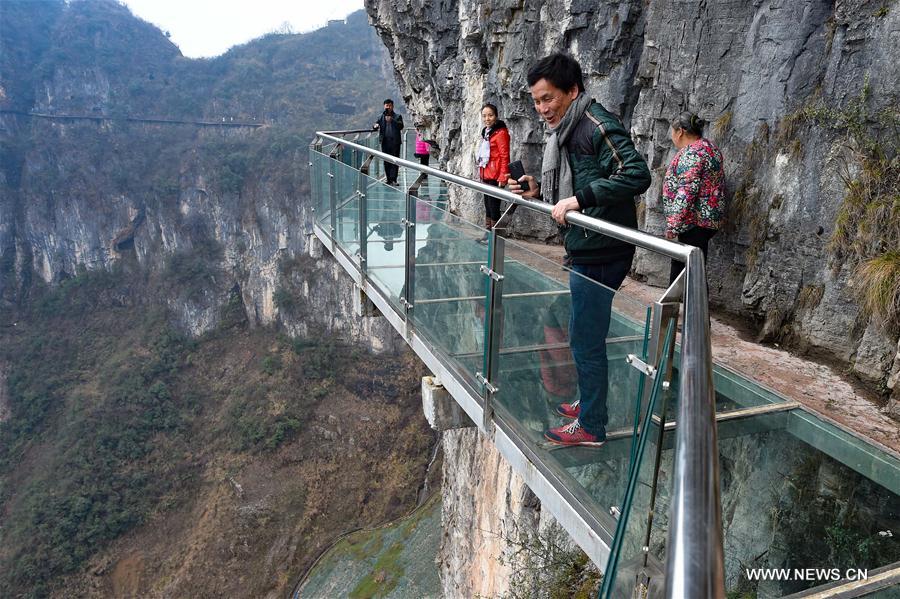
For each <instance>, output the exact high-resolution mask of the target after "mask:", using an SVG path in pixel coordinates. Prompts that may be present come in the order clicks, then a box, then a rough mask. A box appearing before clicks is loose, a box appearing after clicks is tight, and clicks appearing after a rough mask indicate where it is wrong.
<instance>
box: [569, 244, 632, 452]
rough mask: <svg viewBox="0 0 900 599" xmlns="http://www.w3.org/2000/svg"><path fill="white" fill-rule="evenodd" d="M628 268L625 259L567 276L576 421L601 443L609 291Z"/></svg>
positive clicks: (606, 379)
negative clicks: (575, 376) (577, 397)
mask: <svg viewBox="0 0 900 599" xmlns="http://www.w3.org/2000/svg"><path fill="white" fill-rule="evenodd" d="M630 268H631V258H630V257H629V258H626V259H624V260H617V261H615V262H609V263H606V264H575V265H573V266H572V270H573V271H574V272H572V273H569V290H570V291H571V292H572V317H571V319H570V320H569V346H570V347H571V349H572V357H573V358H575V368H576V370H577V372H578V391H579V394H580V397H581V403H580V404H579V406H580V408H581V412H580V415H579V417H578V421H579V422H580V423H581V426H582V427H584V430H586V431H587V432H589V433H591V434H592V435H596V436H597V437H599V438H601V439H605V438H606V424H607V422H608V421H609V415H608V414H607V410H606V394H607V387H608V385H609V365H608V361H607V359H606V334H607V333H608V332H609V321H610V315H611V312H612V301H613V295H614V292H613V290H615V289H618V288H619V286H620V285H621V284H622V281H624V280H625V275H627V274H628V270H629V269H630ZM575 273H578V274H575ZM578 275H582V276H578ZM585 277H587V278H585ZM587 279H592V280H593V281H596V282H597V283H600V284H602V285H605V286H606V287H609V289H607V288H606V287H601V286H600V285H597V284H596V283H594V282H592V281H589V280H587Z"/></svg>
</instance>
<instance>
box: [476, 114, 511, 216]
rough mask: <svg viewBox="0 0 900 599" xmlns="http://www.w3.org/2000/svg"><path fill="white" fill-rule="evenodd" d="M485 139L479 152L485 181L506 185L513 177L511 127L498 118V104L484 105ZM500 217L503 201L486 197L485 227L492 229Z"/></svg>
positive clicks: (480, 168)
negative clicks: (509, 128)
mask: <svg viewBox="0 0 900 599" xmlns="http://www.w3.org/2000/svg"><path fill="white" fill-rule="evenodd" d="M481 120H482V121H483V122H484V128H483V129H482V130H481V142H480V143H479V145H478V151H477V152H476V154H475V163H476V164H477V165H478V168H479V174H480V175H481V181H482V183H487V184H488V185H493V186H495V187H497V186H499V187H503V186H504V185H505V184H506V181H507V179H509V130H508V129H507V128H506V123H504V122H503V121H501V120H500V119H499V118H497V107H496V106H494V105H493V104H485V105H484V106H482V107H481ZM498 220H500V200H499V199H497V198H492V197H491V196H488V195H485V196H484V226H485V228H487V229H488V230H490V229H491V228H492V227H493V226H494V225H495V224H497V221H498Z"/></svg>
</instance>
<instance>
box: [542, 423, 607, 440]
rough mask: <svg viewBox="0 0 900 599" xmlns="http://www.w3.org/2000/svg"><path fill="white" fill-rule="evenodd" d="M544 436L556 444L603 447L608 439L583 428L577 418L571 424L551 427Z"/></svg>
mask: <svg viewBox="0 0 900 599" xmlns="http://www.w3.org/2000/svg"><path fill="white" fill-rule="evenodd" d="M544 438H545V439H547V440H548V441H550V442H551V443H554V444H556V445H585V446H587V447H602V446H603V444H604V443H606V439H601V438H600V437H598V436H596V435H592V434H590V433H589V432H587V431H586V430H584V429H583V428H581V423H580V422H578V421H577V420H574V421H572V422H571V423H570V424H564V425H562V426H558V427H556V428H551V429H550V430H548V431H547V432H545V433H544Z"/></svg>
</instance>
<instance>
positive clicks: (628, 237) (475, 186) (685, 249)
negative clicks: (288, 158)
mask: <svg viewBox="0 0 900 599" xmlns="http://www.w3.org/2000/svg"><path fill="white" fill-rule="evenodd" d="M316 135H318V136H319V137H322V138H324V139H327V140H330V141H334V142H337V143H340V144H343V145H344V146H346V147H348V148H354V149H356V150H362V151H364V152H366V153H368V154H371V155H373V156H377V157H378V158H381V159H382V160H384V161H385V162H390V163H392V164H396V165H397V166H402V167H406V168H409V169H412V170H416V171H419V172H421V173H427V174H428V175H431V176H434V177H437V178H438V179H443V180H444V181H448V182H450V183H455V184H457V185H460V186H462V187H465V188H467V189H471V190H473V191H477V192H479V193H484V194H487V195H489V196H493V197H495V198H499V199H501V200H505V201H507V202H512V203H514V204H519V205H520V206H526V207H528V208H531V209H532V210H535V211H537V212H542V213H544V214H548V215H549V214H550V213H552V212H553V206H551V205H550V204H547V203H546V202H536V201H533V200H529V199H526V198H523V197H522V196H518V195H516V194H514V193H512V192H509V191H504V190H502V189H499V188H497V187H493V186H491V185H486V184H484V183H481V182H480V181H473V180H472V179H466V178H465V177H460V176H459V175H454V174H453V173H448V172H446V171H442V170H438V169H436V168H432V167H430V166H422V165H421V164H419V163H417V162H412V161H410V160H404V159H403V158H398V157H397V156H393V155H391V154H387V153H385V152H381V151H379V150H373V149H372V148H367V147H365V146H361V145H359V144H356V143H353V142H350V141H346V140H344V139H341V138H339V137H335V136H334V135H331V134H329V133H325V132H317V133H316ZM566 220H567V221H569V222H570V223H572V224H574V225H579V226H581V227H584V228H585V229H589V230H591V231H596V232H597V233H602V234H603V235H609V236H610V237H614V238H616V239H619V240H620V241H626V242H628V243H631V244H634V245H636V246H639V247H642V248H646V249H648V250H652V251H654V252H657V253H660V254H664V255H666V256H668V257H669V258H675V259H677V260H681V261H682V262H686V261H687V258H688V256H689V255H690V252H691V250H693V249H695V248H693V247H692V246H689V245H684V244H683V243H678V242H675V241H669V240H668V239H660V238H659V237H656V236H655V235H650V234H649V233H644V232H642V231H638V230H637V229H631V228H629V227H623V226H621V225H616V224H613V223H610V222H607V221H605V220H600V219H599V218H593V217H590V216H586V215H584V214H581V213H579V212H575V211H571V212H569V213H567V214H566Z"/></svg>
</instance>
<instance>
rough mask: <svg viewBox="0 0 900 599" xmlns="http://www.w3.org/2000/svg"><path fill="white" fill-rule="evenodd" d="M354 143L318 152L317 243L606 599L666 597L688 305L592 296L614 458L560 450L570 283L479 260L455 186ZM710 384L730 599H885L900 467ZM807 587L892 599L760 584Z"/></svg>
mask: <svg viewBox="0 0 900 599" xmlns="http://www.w3.org/2000/svg"><path fill="white" fill-rule="evenodd" d="M354 135H355V136H356V138H355V139H353V140H351V139H350V138H349V136H345V137H347V139H346V141H345V140H344V139H342V138H340V137H335V136H332V135H324V134H320V136H319V137H318V138H317V140H316V141H315V142H314V144H313V145H312V146H311V149H310V179H311V181H312V193H313V203H314V206H315V208H316V226H315V234H316V235H317V236H318V237H319V238H320V239H321V240H322V241H323V243H324V244H325V245H326V247H328V248H329V249H330V250H331V251H332V253H334V255H335V257H336V258H338V260H339V261H340V262H341V264H343V265H344V267H345V268H346V269H347V270H348V273H349V274H350V275H351V276H353V277H354V280H355V281H356V282H357V283H358V284H359V285H360V286H361V287H362V288H364V290H366V292H367V293H368V295H369V297H370V299H371V300H372V301H373V302H374V303H375V305H376V306H377V307H378V308H379V309H380V310H381V311H382V313H383V314H384V315H385V316H386V317H387V318H388V320H389V321H391V322H392V324H393V325H394V326H395V327H396V328H397V329H398V331H399V332H400V333H401V334H403V335H404V336H405V338H406V339H407V340H408V341H409V342H410V344H411V345H412V346H413V347H414V349H416V350H417V352H419V353H420V355H423V359H425V357H424V355H425V354H427V355H428V357H429V358H431V359H432V360H433V361H434V360H436V361H437V362H436V363H438V364H439V366H440V368H442V369H443V372H442V373H441V375H442V379H447V377H450V378H451V379H452V381H450V382H452V385H449V384H448V385H447V386H448V389H449V390H450V391H451V393H452V394H453V395H454V398H455V399H457V401H459V402H460V404H461V405H463V407H464V408H465V409H467V411H468V412H469V414H470V416H472V417H473V420H474V421H475V422H476V424H477V425H478V426H480V427H481V428H482V430H484V431H485V432H486V433H487V434H489V435H493V436H494V437H495V439H496V443H497V444H498V447H500V448H501V450H502V449H503V448H505V447H508V446H509V447H513V449H514V450H515V451H514V453H515V455H514V456H512V457H510V456H508V458H509V459H510V460H511V462H512V463H513V464H514V466H515V465H516V463H517V462H516V460H517V459H520V460H521V459H524V461H525V462H527V467H525V470H527V472H520V473H521V474H523V475H524V476H526V480H528V477H529V476H531V477H532V478H531V479H532V480H538V479H539V482H540V485H543V486H541V488H542V489H544V496H543V497H541V498H542V500H544V501H545V502H546V504H547V505H548V507H549V508H550V509H551V511H553V509H554V508H555V509H556V510H557V512H554V513H555V515H557V517H558V518H559V519H560V521H561V523H562V524H563V525H564V526H566V528H567V529H568V530H569V532H570V534H572V536H573V538H575V539H576V541H577V542H579V544H581V545H582V547H583V548H584V549H585V550H586V551H587V553H588V555H589V557H591V559H592V560H594V561H595V563H597V565H598V566H599V567H600V568H601V570H604V571H605V572H606V575H605V577H604V582H603V588H602V589H601V595H602V596H605V597H606V596H608V597H630V596H632V593H633V592H634V590H635V588H636V587H638V588H643V589H644V590H645V591H647V592H649V593H650V594H649V596H650V597H658V596H663V588H664V586H665V578H666V565H667V560H668V558H669V557H671V556H670V555H669V554H668V552H667V544H668V542H669V538H668V532H669V517H670V504H671V502H672V497H673V481H674V480H675V479H676V478H677V476H678V475H679V474H678V467H677V464H676V461H677V460H676V457H675V454H676V452H675V445H676V443H675V436H676V432H677V431H678V429H679V427H680V426H681V424H680V423H679V422H677V419H678V417H679V416H678V414H679V411H678V408H679V404H680V397H679V389H680V385H679V378H680V376H681V374H682V373H681V366H682V364H681V361H682V355H681V349H682V348H681V336H680V334H678V331H677V330H678V322H677V321H678V317H677V314H678V303H677V298H676V301H675V302H673V301H670V300H671V297H669V298H668V299H667V298H666V297H663V298H661V301H660V302H658V303H656V304H652V305H648V304H646V303H643V302H640V301H638V300H637V299H635V298H631V297H628V296H627V295H625V294H624V293H622V292H618V293H614V292H613V291H612V290H609V289H606V288H603V287H602V286H599V285H596V284H595V283H593V282H590V281H588V284H592V285H596V287H597V294H598V295H599V296H601V297H605V298H606V301H609V302H611V304H612V307H613V318H612V322H611V326H610V330H609V333H608V335H607V339H606V343H607V355H608V359H609V382H610V384H609V390H610V392H609V414H610V422H609V425H608V439H609V440H608V442H607V443H606V445H605V446H603V447H602V448H599V449H593V448H559V447H556V446H552V445H549V444H548V443H546V442H545V441H544V439H543V431H544V430H546V429H547V428H548V427H550V426H557V425H558V424H560V423H562V422H564V420H562V418H561V417H559V416H558V415H557V414H556V413H555V406H556V405H557V404H559V403H560V402H563V401H572V400H574V399H575V398H576V397H577V384H576V382H577V376H576V374H575V370H574V362H573V359H572V355H571V351H570V349H569V346H568V321H569V316H570V314H571V310H572V307H571V298H570V294H569V276H570V273H569V271H568V270H567V269H565V268H564V267H562V266H561V265H560V264H559V263H556V262H553V261H551V260H548V259H547V258H545V257H543V256H541V255H539V254H537V253H535V252H534V251H533V250H532V249H531V248H530V247H528V246H527V245H525V244H523V243H519V242H516V241H512V240H509V239H502V238H499V237H496V236H491V237H490V239H489V240H488V243H487V244H483V243H481V242H480V241H481V240H482V238H483V236H484V230H483V229H481V228H480V227H477V226H475V225H473V224H471V223H468V222H466V221H465V220H463V219H461V218H459V217H458V216H456V215H454V214H451V213H450V212H449V210H448V199H449V193H448V183H447V182H446V181H444V180H442V179H441V178H439V177H438V176H435V174H433V173H432V174H429V176H427V177H425V176H423V175H422V173H421V172H419V170H418V169H417V168H415V165H411V164H409V163H407V164H401V169H400V186H398V187H391V186H387V185H386V184H385V183H384V177H383V175H381V173H382V172H383V168H382V165H381V162H382V159H381V158H379V157H373V156H372V155H371V154H368V153H367V151H366V149H367V148H372V147H374V142H373V141H372V140H373V138H374V135H371V134H365V133H361V132H356V133H355V134H354ZM348 142H349V143H348ZM454 184H455V183H454ZM669 291H670V292H672V291H673V290H669ZM676 291H677V290H676ZM667 293H668V292H667ZM676 295H677V293H676ZM686 328H687V327H686ZM684 334H687V333H684ZM426 362H427V360H426ZM429 365H430V366H431V364H429ZM711 376H712V381H713V384H714V387H715V419H716V422H717V429H718V447H717V448H718V464H719V470H718V472H716V473H714V475H715V479H716V482H717V488H718V490H719V497H718V500H719V501H720V502H721V506H722V524H721V526H722V531H723V536H724V582H725V588H726V590H727V591H728V592H729V593H733V594H734V595H733V596H737V597H744V596H748V597H782V596H788V595H791V594H792V593H801V594H802V593H804V592H807V591H808V590H809V589H812V588H816V592H819V593H824V594H820V595H815V596H817V597H818V596H822V597H827V596H841V597H852V596H891V595H888V594H884V593H891V592H893V590H892V589H891V585H890V582H891V581H892V580H894V581H896V582H900V459H898V457H897V456H896V455H895V454H893V453H891V452H889V451H887V450H884V449H882V448H879V447H876V446H873V445H872V444H870V443H868V442H866V441H865V440H864V439H861V438H859V437H857V436H855V435H853V434H851V433H850V432H848V431H845V430H843V429H841V428H839V427H837V426H835V425H833V424H831V423H830V422H828V421H826V420H823V419H822V418H819V417H818V416H816V415H815V414H813V413H811V412H809V411H807V410H805V409H803V408H802V407H801V406H799V405H797V404H796V403H793V402H790V401H787V400H785V399H784V398H783V397H781V396H779V395H778V394H776V393H774V392H772V391H771V390H768V389H765V388H763V387H761V386H760V385H758V384H756V383H754V382H753V381H751V380H749V379H747V378H745V377H743V376H741V375H739V374H737V373H735V372H733V371H731V370H729V369H727V368H726V367H724V366H721V365H715V366H714V367H713V368H712V372H711ZM509 443H511V444H512V445H511V446H510V445H508V444H509ZM510 451H513V450H512V449H511V450H510ZM547 489H549V490H551V491H552V492H548V491H547ZM536 492H538V490H537V489H536ZM538 495H539V496H541V493H540V492H538ZM695 507H696V506H692V505H687V506H684V509H687V510H690V509H694V508H695ZM582 527H584V528H587V529H589V530H582ZM598 541H599V542H598ZM669 565H671V564H669ZM806 568H812V569H829V570H830V569H836V570H838V571H840V572H841V573H842V576H843V575H846V574H848V573H852V572H854V571H856V570H860V571H868V572H876V573H877V571H878V569H879V568H883V569H885V571H886V572H887V575H885V576H882V575H881V574H878V575H879V576H882V578H884V579H885V580H888V584H887V585H883V584H876V583H870V584H866V583H863V584H855V585H853V584H851V583H855V582H857V581H852V580H850V579H849V577H846V576H845V577H843V578H841V580H837V581H834V580H823V579H822V578H821V577H818V578H816V577H815V576H812V577H805V576H803V577H798V576H793V575H792V576H789V577H788V578H787V579H784V580H760V579H756V578H758V577H759V576H761V575H760V574H754V573H758V572H765V571H775V570H778V569H791V570H795V569H806ZM791 574H793V572H791ZM754 577H756V578H754ZM826 583H830V584H827V585H826ZM829 587H831V588H832V589H833V590H828V588H829ZM742 593H743V594H742ZM848 593H849V594H848ZM872 593H882V594H881V595H874V594H872ZM798 596H800V595H798Z"/></svg>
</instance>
